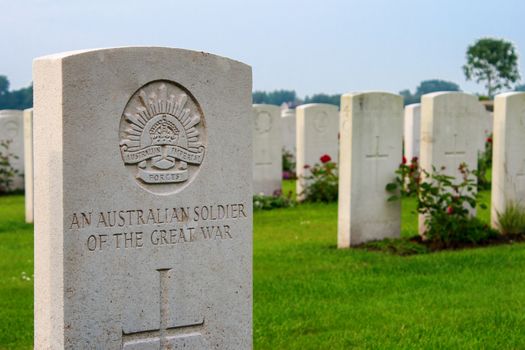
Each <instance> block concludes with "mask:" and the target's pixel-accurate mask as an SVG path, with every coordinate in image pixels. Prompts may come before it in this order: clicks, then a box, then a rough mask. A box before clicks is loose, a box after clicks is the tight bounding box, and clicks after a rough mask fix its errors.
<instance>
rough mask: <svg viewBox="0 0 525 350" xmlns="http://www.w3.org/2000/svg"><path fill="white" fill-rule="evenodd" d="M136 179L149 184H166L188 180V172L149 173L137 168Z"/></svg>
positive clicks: (149, 171)
mask: <svg viewBox="0 0 525 350" xmlns="http://www.w3.org/2000/svg"><path fill="white" fill-rule="evenodd" d="M137 177H138V178H140V179H141V180H142V181H144V182H146V183H149V184H167V183H174V182H184V181H186V180H188V177H189V173H188V170H174V171H151V170H144V169H140V168H139V172H138V174H137Z"/></svg>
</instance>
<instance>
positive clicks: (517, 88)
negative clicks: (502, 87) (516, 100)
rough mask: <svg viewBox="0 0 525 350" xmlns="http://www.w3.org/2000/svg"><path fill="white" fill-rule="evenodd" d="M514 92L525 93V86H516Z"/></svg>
mask: <svg viewBox="0 0 525 350" xmlns="http://www.w3.org/2000/svg"><path fill="white" fill-rule="evenodd" d="M514 91H525V85H518V86H516V88H515V89H514Z"/></svg>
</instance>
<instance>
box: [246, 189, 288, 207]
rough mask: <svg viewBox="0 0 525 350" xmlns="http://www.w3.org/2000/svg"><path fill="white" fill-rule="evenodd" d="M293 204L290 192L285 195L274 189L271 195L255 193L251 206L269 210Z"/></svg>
mask: <svg viewBox="0 0 525 350" xmlns="http://www.w3.org/2000/svg"><path fill="white" fill-rule="evenodd" d="M294 205H295V200H294V199H293V198H292V192H290V193H288V195H287V196H286V197H285V196H283V194H282V192H281V191H275V192H274V193H273V195H271V196H266V195H263V194H257V195H255V196H253V208H254V209H261V210H270V209H276V208H288V207H293V206H294Z"/></svg>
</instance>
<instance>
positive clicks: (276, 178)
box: [253, 104, 283, 195]
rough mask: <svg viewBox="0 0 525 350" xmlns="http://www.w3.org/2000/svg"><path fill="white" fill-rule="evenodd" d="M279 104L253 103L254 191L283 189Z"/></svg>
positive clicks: (269, 192) (263, 191) (255, 192)
mask: <svg viewBox="0 0 525 350" xmlns="http://www.w3.org/2000/svg"><path fill="white" fill-rule="evenodd" d="M280 112H281V111H280V109H279V107H277V106H272V105H265V104H255V105H253V118H254V122H253V193H254V194H260V193H263V194H265V195H272V194H273V193H274V192H275V191H276V190H280V189H281V180H282V171H283V158H282V154H281V152H282V143H281V116H280Z"/></svg>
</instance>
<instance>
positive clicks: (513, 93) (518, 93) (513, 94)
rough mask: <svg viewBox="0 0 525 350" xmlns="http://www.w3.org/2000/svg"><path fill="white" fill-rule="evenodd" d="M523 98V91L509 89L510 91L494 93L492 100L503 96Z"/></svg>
mask: <svg viewBox="0 0 525 350" xmlns="http://www.w3.org/2000/svg"><path fill="white" fill-rule="evenodd" d="M520 97H521V98H525V91H510V92H504V93H502V94H498V95H496V97H495V98H494V100H499V99H503V98H520Z"/></svg>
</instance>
